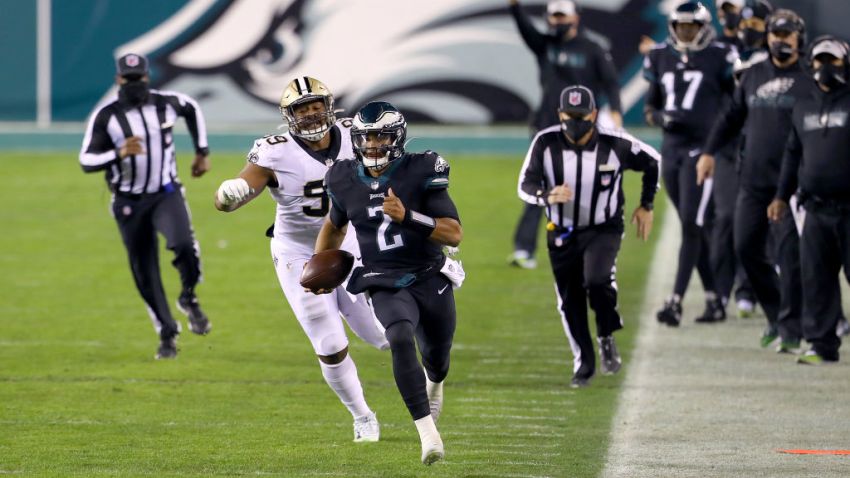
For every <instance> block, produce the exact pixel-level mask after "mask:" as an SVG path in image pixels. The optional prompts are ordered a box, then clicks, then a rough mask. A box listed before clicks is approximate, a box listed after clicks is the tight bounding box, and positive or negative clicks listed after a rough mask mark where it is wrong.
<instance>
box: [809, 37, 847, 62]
mask: <svg viewBox="0 0 850 478" xmlns="http://www.w3.org/2000/svg"><path fill="white" fill-rule="evenodd" d="M822 53H826V54H827V55H832V56H834V57H835V58H844V57H845V56H847V50H845V48H844V45H842V44H841V43H839V42H838V41H837V40H824V41H822V42H818V44H817V45H815V47H814V48H813V49H812V58H815V57H816V56H818V55H820V54H822Z"/></svg>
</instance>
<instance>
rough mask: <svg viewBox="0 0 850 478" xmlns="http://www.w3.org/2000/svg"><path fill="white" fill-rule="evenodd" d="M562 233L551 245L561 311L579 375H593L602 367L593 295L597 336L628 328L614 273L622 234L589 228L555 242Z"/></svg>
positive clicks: (575, 367) (550, 256) (553, 234)
mask: <svg viewBox="0 0 850 478" xmlns="http://www.w3.org/2000/svg"><path fill="white" fill-rule="evenodd" d="M557 235H558V233H557V232H550V233H549V234H548V236H549V238H548V244H549V260H550V261H551V263H552V272H553V273H554V275H555V287H556V291H557V295H558V309H559V312H560V313H561V319H562V321H563V325H564V331H565V332H566V334H567V338H568V339H569V341H570V348H571V349H572V352H573V373H581V374H582V375H584V376H586V377H587V376H590V375H592V374H593V372H594V370H596V355H595V354H594V353H593V338H592V337H591V335H590V328H589V324H588V316H587V302H588V299H590V308H591V309H593V311H594V312H595V314H596V335H597V337H607V336H609V335H612V334H613V333H614V332H615V331H617V330H620V329H622V328H623V322H622V320H621V319H620V314H619V312H617V287H616V282H615V277H614V263H615V261H616V259H617V253H618V252H619V251H620V242H621V240H622V233H620V232H617V231H611V230H599V229H597V230H594V229H587V230H583V231H578V232H573V233H572V234H571V235H570V236H569V237H568V238H567V239H566V240H565V241H564V242H563V243H562V244H560V245H559V244H558V243H556V242H555V240H554V239H555V237H557ZM579 371H581V372H579Z"/></svg>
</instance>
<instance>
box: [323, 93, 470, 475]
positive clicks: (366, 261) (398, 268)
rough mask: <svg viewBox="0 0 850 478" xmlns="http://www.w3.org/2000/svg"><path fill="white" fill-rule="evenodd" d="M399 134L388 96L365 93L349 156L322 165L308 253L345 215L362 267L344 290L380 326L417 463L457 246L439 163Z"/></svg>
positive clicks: (435, 409)
mask: <svg viewBox="0 0 850 478" xmlns="http://www.w3.org/2000/svg"><path fill="white" fill-rule="evenodd" d="M406 136H407V123H406V122H405V120H404V117H403V116H402V114H401V113H400V112H399V111H398V110H397V109H396V108H395V107H393V106H392V105H391V104H389V103H385V102H372V103H369V104H367V105H366V106H364V107H363V108H362V109H361V110H360V111H358V112H357V114H356V115H355V117H354V125H353V126H352V128H351V140H352V144H353V145H354V153H355V156H356V157H357V161H341V162H338V163H336V164H334V165H333V166H331V168H330V170H329V171H328V175H327V177H326V179H325V184H326V186H327V189H328V195H329V196H330V198H331V211H330V214H329V215H328V218H327V219H326V220H325V224H324V226H322V231H321V232H320V233H319V237H318V239H316V252H321V251H324V250H327V249H336V248H338V247H339V245H340V244H341V243H342V241H343V238H344V237H345V235H346V229H347V226H348V223H349V222H350V223H351V224H352V225H353V226H354V229H355V230H356V231H357V242H358V243H359V245H360V251H361V253H362V254H363V267H360V268H356V269H355V270H354V271H353V272H352V274H351V279H350V280H349V282H348V291H349V292H351V293H352V294H358V293H361V292H364V291H366V292H368V293H369V295H370V297H371V299H372V307H373V308H374V309H375V315H376V316H377V317H378V320H379V321H381V324H383V326H384V328H385V329H386V335H387V339H388V340H389V342H390V349H391V350H392V357H393V375H394V376H395V381H396V385H397V386H398V390H399V392H401V397H402V399H403V400H404V403H405V405H407V409H408V411H409V412H410V415H411V416H412V417H413V420H414V423H415V424H416V428H417V430H418V431H419V437H420V439H421V443H422V461H423V463H425V464H426V465H427V464H431V463H433V462H434V461H437V460H439V459H441V458H442V457H443V442H442V440H441V438H440V434H439V433H438V432H437V428H436V425H435V421H436V419H437V418H438V417H439V414H440V411H441V407H442V403H443V399H442V396H443V395H442V394H443V387H442V385H443V380H444V379H445V378H446V375H447V374H448V371H449V351H450V350H451V346H452V337H453V336H454V330H455V303H454V294H453V292H452V289H453V286H454V287H459V286H460V283H461V281H462V279H463V271H462V269H460V264H459V263H457V262H455V261H454V260H452V259H450V258H447V257H446V256H445V255H444V254H443V251H442V248H443V246H444V245H445V246H453V247H454V246H457V245H458V244H459V243H460V241H461V237H462V236H463V230H462V228H461V226H460V220H459V218H458V213H457V208H456V207H455V205H454V202H452V199H451V198H450V197H449V193H448V191H447V189H448V186H449V165H448V163H446V161H445V160H444V159H443V158H441V157H440V155H438V154H437V153H434V152H433V151H426V152H425V153H407V152H405V151H404V140H405V137H406ZM417 344H418V345H419V352H420V353H421V355H422V365H420V364H419V360H418V359H417V356H416V345H417ZM423 365H424V368H425V373H423V370H422V368H423Z"/></svg>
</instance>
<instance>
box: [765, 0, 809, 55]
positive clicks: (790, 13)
mask: <svg viewBox="0 0 850 478" xmlns="http://www.w3.org/2000/svg"><path fill="white" fill-rule="evenodd" d="M779 17H785V18H787V19H788V20H789V21H792V22H794V23H795V24H796V25H797V26H798V28H797V30H796V31H797V33H798V35H799V36H798V37H797V38H798V42H797V50H798V51H800V52H802V51H805V48H806V21H805V20H803V17H801V16H800V15H798V14H797V12H795V11H794V10H788V9H786V8H780V9H778V10H774V11H773V12H771V13H770V15H768V16H767V18H765V21H764V23H765V25H766V27H767V32H768V33H769V32H770V24H771V23H772V22H773V20H774V19H776V18H779Z"/></svg>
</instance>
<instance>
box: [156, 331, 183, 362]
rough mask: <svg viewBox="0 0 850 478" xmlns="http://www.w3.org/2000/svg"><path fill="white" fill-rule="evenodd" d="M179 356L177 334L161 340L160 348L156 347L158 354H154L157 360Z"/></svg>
mask: <svg viewBox="0 0 850 478" xmlns="http://www.w3.org/2000/svg"><path fill="white" fill-rule="evenodd" d="M176 357H177V336H176V335H175V336H174V337H171V338H170V339H162V340H161V341H160V342H159V348H158V349H156V355H155V356H154V358H155V359H157V360H163V359H173V358H176Z"/></svg>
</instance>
